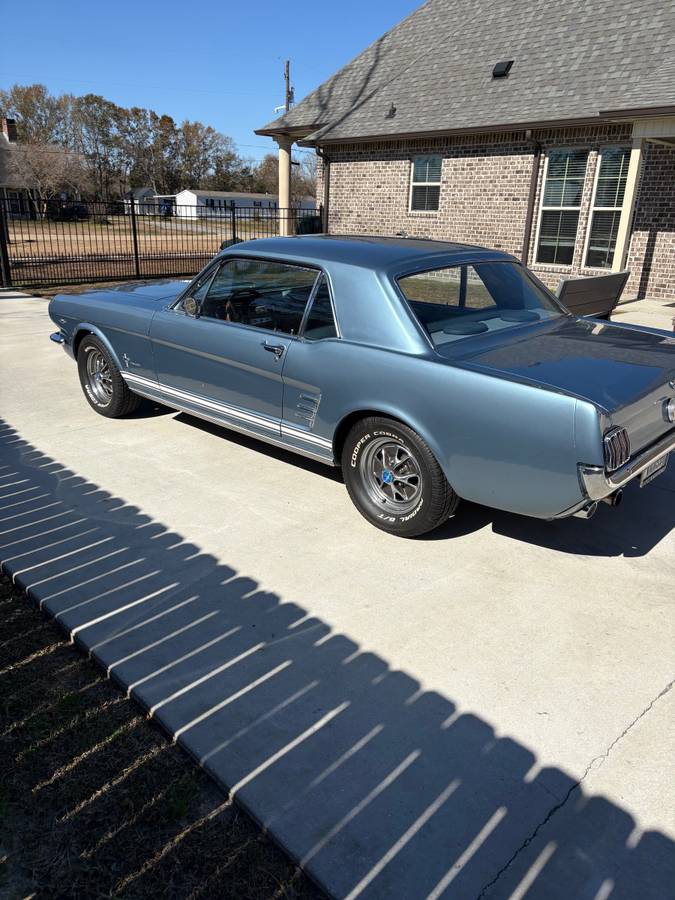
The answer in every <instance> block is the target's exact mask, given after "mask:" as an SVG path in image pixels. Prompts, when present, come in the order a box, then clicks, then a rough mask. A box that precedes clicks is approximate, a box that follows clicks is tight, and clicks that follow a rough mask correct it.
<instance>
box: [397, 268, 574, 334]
mask: <svg viewBox="0 0 675 900" xmlns="http://www.w3.org/2000/svg"><path fill="white" fill-rule="evenodd" d="M398 285H399V288H400V289H401V291H402V292H403V295H404V297H405V298H406V300H407V301H408V303H409V305H410V307H411V309H412V311H413V312H414V313H415V315H416V316H417V318H418V320H419V322H420V323H421V325H422V326H423V327H424V329H425V330H426V331H427V333H428V334H429V337H430V338H431V340H432V341H433V343H434V345H435V346H440V345H441V344H447V343H449V342H451V341H457V340H461V339H462V338H466V337H471V336H473V335H478V334H486V333H488V332H492V331H500V330H502V329H504V328H515V327H517V326H518V325H523V324H528V323H533V322H539V321H542V320H544V319H549V318H552V317H554V316H560V315H562V312H561V309H560V308H559V307H558V305H557V304H556V302H555V300H554V299H553V298H552V297H551V296H550V295H549V294H548V293H547V292H546V291H545V290H544V289H543V288H541V287H540V286H539V285H538V284H537V283H536V282H535V281H534V280H533V279H532V278H531V277H530V276H529V274H528V273H527V271H526V270H525V269H524V268H523V267H522V266H518V265H515V264H514V263H500V262H491V263H475V264H474V265H462V266H450V267H447V268H443V269H432V270H431V271H427V272H417V273H415V274H414V275H405V276H404V277H402V278H399V279H398Z"/></svg>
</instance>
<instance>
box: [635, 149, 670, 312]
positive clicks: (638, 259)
mask: <svg viewBox="0 0 675 900" xmlns="http://www.w3.org/2000/svg"><path fill="white" fill-rule="evenodd" d="M628 268H629V269H630V270H631V277H630V279H629V281H628V284H627V285H626V294H625V295H626V296H627V297H628V296H631V297H651V298H653V299H656V300H675V148H669V147H664V146H662V145H659V144H646V145H645V151H644V161H643V166H642V175H641V178H640V185H639V189H638V195H637V202H636V206H635V217H634V220H633V233H632V237H631V242H630V249H629V252H628Z"/></svg>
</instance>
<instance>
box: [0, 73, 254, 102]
mask: <svg viewBox="0 0 675 900" xmlns="http://www.w3.org/2000/svg"><path fill="white" fill-rule="evenodd" d="M2 77H3V79H4V78H5V77H6V76H2ZM19 77H20V76H18V75H12V76H8V80H13V79H16V78H19ZM30 78H31V79H32V83H35V80H36V79H48V78H53V79H54V80H55V81H62V82H63V83H64V84H88V85H103V84H104V82H102V81H84V80H82V79H78V78H62V77H61V76H60V75H45V74H44V73H43V74H42V75H35V73H33V74H31V76H30ZM105 84H106V85H109V86H111V87H129V88H148V89H150V90H153V91H166V90H168V91H182V92H184V93H188V94H218V95H221V96H223V95H224V96H230V97H259V96H261V92H260V91H212V90H208V89H206V88H186V87H173V86H170V85H166V84H162V85H159V84H144V83H140V82H133V81H107V82H105Z"/></svg>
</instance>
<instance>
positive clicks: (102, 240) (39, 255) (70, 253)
mask: <svg viewBox="0 0 675 900" xmlns="http://www.w3.org/2000/svg"><path fill="white" fill-rule="evenodd" d="M136 221H137V246H138V253H139V257H140V272H141V275H140V277H141V278H144V277H150V278H152V277H160V276H163V275H175V274H180V275H181V276H182V275H186V276H190V275H195V274H196V273H197V272H199V270H200V269H201V268H202V267H203V266H204V265H206V263H207V262H208V261H209V260H210V259H211V258H212V257H213V256H215V254H216V253H217V252H218V251H219V249H220V245H221V243H222V242H223V241H224V240H229V239H231V238H232V225H231V222H230V220H229V218H228V217H223V218H222V219H219V218H217V217H216V218H213V219H211V218H205V219H196V220H195V219H192V220H190V219H188V220H185V219H181V218H180V217H173V218H165V217H157V216H138V217H137V220H136ZM236 232H237V236H238V238H239V239H242V240H250V239H252V238H260V237H272V236H273V235H275V234H277V232H278V222H277V221H276V218H274V217H265V216H263V217H262V218H260V219H256V218H254V217H252V218H251V219H242V220H237V222H236ZM9 256H10V267H11V273H12V282H13V284H14V285H15V286H21V285H23V286H30V285H38V284H49V283H53V284H58V283H59V282H62V283H65V282H69V283H72V282H73V281H79V282H94V281H96V280H97V279H99V278H101V277H102V276H104V277H105V276H107V277H108V280H117V281H128V280H132V279H134V278H137V277H138V276H137V275H136V264H135V256H134V241H133V236H132V230H131V221H130V217H129V216H110V217H105V218H104V219H103V221H97V219H96V217H92V218H91V219H88V220H85V221H83V222H53V221H50V220H30V219H10V220H9Z"/></svg>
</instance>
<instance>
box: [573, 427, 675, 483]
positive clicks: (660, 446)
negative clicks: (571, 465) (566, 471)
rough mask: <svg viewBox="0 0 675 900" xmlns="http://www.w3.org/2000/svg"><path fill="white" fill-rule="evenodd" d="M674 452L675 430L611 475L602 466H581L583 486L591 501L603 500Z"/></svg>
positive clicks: (580, 475)
mask: <svg viewBox="0 0 675 900" xmlns="http://www.w3.org/2000/svg"><path fill="white" fill-rule="evenodd" d="M672 450H675V430H673V431H669V432H668V434H666V435H665V436H664V437H662V438H661V439H660V440H658V441H656V443H654V444H652V445H651V446H650V447H647V448H646V449H645V450H643V451H642V452H641V453H638V455H637V456H636V457H634V458H633V459H631V460H629V461H628V462H627V463H626V465H625V466H621V468H620V469H617V470H616V472H612V473H611V474H609V475H608V474H607V473H606V472H605V470H604V468H603V467H602V466H586V465H580V466H579V480H580V481H581V486H582V488H583V490H584V492H585V494H586V496H587V497H588V498H589V500H602V499H603V498H604V497H608V496H609V495H610V494H613V493H614V491H618V490H619V489H620V488H622V487H624V485H626V484H628V482H629V481H632V480H633V478H635V477H637V476H638V475H639V474H640V473H641V472H644V470H645V469H646V468H647V467H648V466H651V464H652V463H655V462H656V461H657V460H659V459H661V458H662V457H664V456H667V455H668V454H669V453H670V452H671V451H672Z"/></svg>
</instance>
